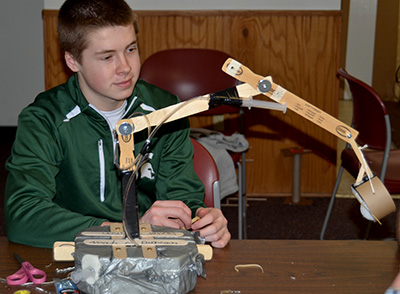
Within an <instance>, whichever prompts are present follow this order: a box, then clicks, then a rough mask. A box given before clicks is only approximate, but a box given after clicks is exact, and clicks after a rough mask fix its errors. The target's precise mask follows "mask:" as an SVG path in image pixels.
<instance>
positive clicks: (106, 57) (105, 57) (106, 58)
mask: <svg viewBox="0 0 400 294" xmlns="http://www.w3.org/2000/svg"><path fill="white" fill-rule="evenodd" d="M109 59H111V55H107V56H104V57H103V60H109Z"/></svg>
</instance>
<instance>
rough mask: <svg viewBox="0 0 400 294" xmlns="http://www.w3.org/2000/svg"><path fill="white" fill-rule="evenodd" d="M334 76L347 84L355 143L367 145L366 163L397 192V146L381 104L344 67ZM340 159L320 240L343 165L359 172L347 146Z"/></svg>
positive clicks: (399, 179)
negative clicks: (392, 141) (393, 144)
mask: <svg viewBox="0 0 400 294" xmlns="http://www.w3.org/2000/svg"><path fill="white" fill-rule="evenodd" d="M338 76H339V77H342V78H344V79H345V80H346V81H347V83H348V85H349V87H350V91H351V94H352V98H353V121H352V126H353V128H354V129H356V130H357V131H359V135H358V137H357V138H356V142H357V144H358V145H359V146H365V145H367V146H368V148H367V149H365V150H363V153H364V156H365V158H366V161H367V162H368V165H369V166H370V168H371V170H372V171H373V172H374V173H375V174H376V175H377V176H379V178H380V179H381V181H382V182H383V183H384V185H385V187H386V188H387V190H388V192H389V193H390V194H398V193H400V149H391V140H392V134H391V126H390V119H389V114H388V112H387V109H386V107H385V104H384V103H383V102H382V99H381V98H380V96H379V94H378V93H377V92H376V91H375V90H374V89H373V88H372V87H370V86H369V85H367V84H366V83H364V82H362V81H360V80H359V79H357V78H355V77H353V76H351V75H350V74H349V73H347V71H346V70H344V69H342V68H340V69H339V70H338ZM341 161H342V163H341V165H340V168H339V172H338V175H337V179H336V183H335V187H334V189H333V193H332V196H331V200H330V203H329V207H328V211H327V213H326V216H325V220H324V224H323V227H322V230H321V234H320V239H321V240H323V239H324V235H325V232H326V228H327V225H328V222H329V218H330V215H331V213H332V209H333V205H334V201H335V197H336V193H337V190H338V187H339V184H340V179H341V177H342V174H343V169H346V170H347V171H348V172H349V173H350V174H351V175H352V176H353V177H354V178H356V177H357V175H358V172H359V160H358V159H357V157H356V155H355V154H354V152H353V150H352V149H351V148H349V146H347V147H346V148H345V149H344V150H343V151H342V153H341ZM367 235H368V232H367V234H366V236H367Z"/></svg>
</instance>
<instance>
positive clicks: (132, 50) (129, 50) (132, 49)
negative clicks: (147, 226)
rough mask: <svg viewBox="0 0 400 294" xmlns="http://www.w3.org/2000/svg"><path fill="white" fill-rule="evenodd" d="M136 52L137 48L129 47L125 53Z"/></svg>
mask: <svg viewBox="0 0 400 294" xmlns="http://www.w3.org/2000/svg"><path fill="white" fill-rule="evenodd" d="M136 50H137V46H131V47H129V48H128V49H127V50H126V51H128V52H129V53H132V52H134V51H136Z"/></svg>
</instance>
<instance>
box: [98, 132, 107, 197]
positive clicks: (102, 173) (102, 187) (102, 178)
mask: <svg viewBox="0 0 400 294" xmlns="http://www.w3.org/2000/svg"><path fill="white" fill-rule="evenodd" d="M97 145H98V149H99V163H100V201H101V202H104V200H105V197H104V190H105V182H106V179H105V163H104V148H103V140H102V139H100V140H99V141H97Z"/></svg>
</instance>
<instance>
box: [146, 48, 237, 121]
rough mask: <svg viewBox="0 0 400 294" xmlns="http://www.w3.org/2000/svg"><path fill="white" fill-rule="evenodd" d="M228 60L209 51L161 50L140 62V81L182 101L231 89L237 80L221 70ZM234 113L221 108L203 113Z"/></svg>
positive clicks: (232, 110)
mask: <svg viewBox="0 0 400 294" xmlns="http://www.w3.org/2000/svg"><path fill="white" fill-rule="evenodd" d="M229 57H230V56H229V55H228V54H227V53H225V52H222V51H219V50H213V49H195V48H183V49H168V50H163V51H159V52H156V53H154V54H153V55H151V56H149V57H148V58H147V59H146V60H145V61H144V62H143V64H142V68H141V73H140V77H141V78H142V79H143V80H145V81H147V82H149V83H151V84H153V85H156V86H158V87H160V88H162V89H164V90H167V91H168V92H170V93H172V94H175V95H177V96H178V97H179V99H181V101H185V100H188V99H190V98H194V97H197V96H200V95H205V94H209V93H214V92H217V91H220V90H224V89H228V88H232V87H235V86H236V85H237V80H236V79H234V78H232V77H231V76H229V75H227V74H226V73H224V72H223V71H222V70H221V68H222V65H223V64H224V62H225V61H226V59H228V58H229ZM238 111H239V110H238V108H237V107H232V106H221V107H217V108H215V109H211V110H209V111H207V115H214V114H221V113H233V112H238Z"/></svg>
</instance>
